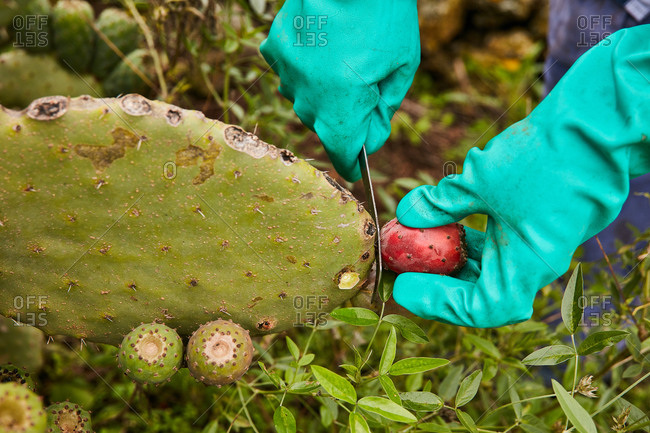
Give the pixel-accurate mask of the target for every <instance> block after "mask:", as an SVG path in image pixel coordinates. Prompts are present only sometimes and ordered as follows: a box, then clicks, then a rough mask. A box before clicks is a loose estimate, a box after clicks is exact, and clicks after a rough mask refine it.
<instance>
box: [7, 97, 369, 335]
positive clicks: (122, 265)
mask: <svg viewBox="0 0 650 433" xmlns="http://www.w3.org/2000/svg"><path fill="white" fill-rule="evenodd" d="M0 155H1V158H2V170H3V171H2V175H1V176H0V257H2V259H1V260H0V287H1V288H2V289H1V290H2V296H0V314H3V315H5V316H9V317H13V318H16V319H17V318H18V316H20V317H25V315H26V314H27V313H32V312H33V313H36V314H37V315H38V314H40V313H43V312H44V313H46V320H45V321H44V322H43V323H40V322H39V323H36V325H37V326H39V327H41V329H42V330H43V331H45V332H47V333H48V334H51V335H54V334H65V335H70V336H73V337H76V338H84V339H88V340H92V341H96V342H100V343H109V344H113V345H118V344H119V343H120V341H121V340H122V338H123V336H124V335H125V334H127V333H128V332H130V330H131V329H133V327H135V326H137V325H138V324H139V323H141V322H145V323H150V322H153V321H159V322H164V323H165V324H167V325H169V326H172V327H174V328H175V329H176V330H177V332H178V333H179V334H180V335H181V336H183V337H186V336H187V337H189V335H190V334H191V333H192V332H193V331H194V330H195V329H196V328H198V327H199V326H200V325H201V324H202V323H205V322H207V321H210V320H215V319H218V318H222V319H228V318H231V319H232V320H233V321H235V322H236V323H238V324H240V325H241V326H243V327H244V328H246V329H248V330H249V331H251V334H253V335H255V334H268V333H273V332H280V331H283V330H286V329H289V328H291V327H296V326H304V325H305V324H306V323H307V322H310V321H312V322H313V321H316V320H319V318H320V317H323V316H324V315H325V314H327V313H328V312H330V311H332V310H333V309H334V308H336V307H337V306H339V305H341V304H343V303H344V302H345V301H346V300H348V299H349V298H351V297H352V296H354V295H355V294H356V292H357V291H358V290H359V289H360V288H361V286H362V285H363V284H364V282H365V281H366V279H367V275H368V270H369V268H370V266H371V265H372V263H373V258H374V239H375V238H374V235H375V231H376V227H375V225H374V223H373V221H372V218H371V217H370V215H369V214H368V213H367V212H366V211H365V209H364V208H363V206H362V205H361V204H360V203H359V202H358V201H356V200H355V199H354V197H352V195H350V193H349V192H348V191H346V190H345V189H344V188H342V187H341V186H339V185H338V184H337V183H336V182H335V181H334V180H332V179H331V178H330V177H329V176H328V175H327V174H326V173H323V172H321V171H319V170H316V169H315V168H314V167H313V166H311V165H310V164H309V163H307V162H306V161H302V160H299V159H298V158H296V157H295V156H294V155H293V154H292V153H291V152H289V151H287V150H284V149H278V148H277V147H275V146H273V145H270V144H268V143H265V142H264V141H262V140H260V139H259V138H258V137H256V136H255V135H253V134H250V133H247V132H245V131H243V130H242V129H241V128H239V127H237V126H234V125H226V124H223V123H221V122H219V121H216V120H210V119H207V118H206V117H205V116H204V115H203V114H201V113H200V112H197V111H191V110H184V109H181V108H179V107H176V106H173V105H169V104H165V103H164V102H161V101H152V100H148V99H146V98H144V97H142V96H140V95H126V96H123V97H122V98H119V99H112V98H104V99H102V100H99V99H93V98H90V97H87V96H86V97H79V98H74V99H68V98H64V97H59V96H53V97H49V98H42V99H39V100H36V101H34V102H33V103H32V104H31V105H30V106H29V107H28V108H27V109H25V110H23V111H21V112H17V111H12V110H6V109H0ZM350 272H353V273H357V274H359V280H360V281H359V282H358V283H357V284H356V285H355V286H354V287H350V286H344V288H339V284H340V276H342V275H343V274H347V273H350ZM18 296H21V297H25V298H26V297H30V296H31V297H34V298H38V296H45V300H46V302H44V304H43V305H42V306H40V308H39V306H38V305H29V306H28V305H27V304H25V305H24V306H23V308H18V307H17V306H16V304H15V303H14V299H15V298H16V297H18ZM26 299H27V298H26Z"/></svg>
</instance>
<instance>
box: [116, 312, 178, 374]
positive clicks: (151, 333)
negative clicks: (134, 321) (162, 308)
mask: <svg viewBox="0 0 650 433" xmlns="http://www.w3.org/2000/svg"><path fill="white" fill-rule="evenodd" d="M117 360H118V363H119V366H120V368H121V369H122V371H123V372H124V374H126V375H127V376H129V377H130V378H131V379H133V380H135V381H137V382H140V383H145V384H146V383H155V384H158V383H161V382H164V381H169V380H170V379H171V377H172V376H173V375H174V374H175V373H176V372H177V371H178V367H179V366H180V364H181V361H182V360H183V342H182V341H181V337H179V336H178V334H177V333H176V331H174V330H173V329H172V328H170V327H169V326H166V325H163V324H160V323H152V324H149V325H140V326H138V327H137V328H135V329H134V330H133V331H131V332H130V333H128V334H127V335H126V336H125V337H124V340H122V344H121V345H120V348H119V350H118V352H117Z"/></svg>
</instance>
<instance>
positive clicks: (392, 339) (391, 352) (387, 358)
mask: <svg viewBox="0 0 650 433" xmlns="http://www.w3.org/2000/svg"><path fill="white" fill-rule="evenodd" d="M396 351H397V333H396V332H395V327H394V326H391V327H390V334H389V335H388V339H387V340H386V345H385V346H384V351H383V352H382V354H381V359H380V360H379V374H388V370H390V366H391V365H393V361H394V360H395V352H396Z"/></svg>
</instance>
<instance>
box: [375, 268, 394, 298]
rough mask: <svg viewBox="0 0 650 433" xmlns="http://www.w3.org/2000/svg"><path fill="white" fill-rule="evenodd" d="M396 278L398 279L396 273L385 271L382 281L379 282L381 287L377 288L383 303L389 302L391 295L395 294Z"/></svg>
mask: <svg viewBox="0 0 650 433" xmlns="http://www.w3.org/2000/svg"><path fill="white" fill-rule="evenodd" d="M395 278H397V274H396V273H395V272H391V271H389V270H387V269H384V271H383V272H382V274H381V281H380V282H379V287H378V288H377V291H378V292H379V298H381V300H382V301H384V302H388V300H389V299H390V297H391V295H392V294H393V286H394V285H395Z"/></svg>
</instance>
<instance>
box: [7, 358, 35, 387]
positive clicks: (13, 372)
mask: <svg viewBox="0 0 650 433" xmlns="http://www.w3.org/2000/svg"><path fill="white" fill-rule="evenodd" d="M8 382H15V383H17V384H19V385H25V386H26V387H27V388H29V389H31V390H32V391H33V390H35V389H36V387H35V386H34V380H33V379H32V378H31V376H30V375H29V373H28V372H26V371H25V370H23V369H22V368H18V367H15V366H13V365H11V364H5V365H0V383H8Z"/></svg>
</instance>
